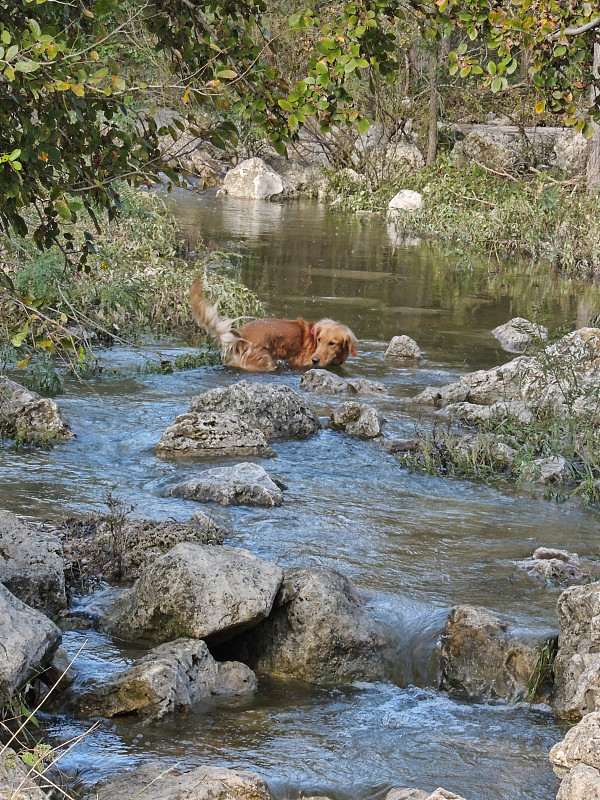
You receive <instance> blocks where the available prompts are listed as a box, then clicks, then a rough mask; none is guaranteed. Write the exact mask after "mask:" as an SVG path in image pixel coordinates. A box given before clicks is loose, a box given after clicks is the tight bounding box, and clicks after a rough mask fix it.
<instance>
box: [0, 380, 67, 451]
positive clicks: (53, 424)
mask: <svg viewBox="0 0 600 800" xmlns="http://www.w3.org/2000/svg"><path fill="white" fill-rule="evenodd" d="M0 431H3V432H4V433H5V434H7V435H8V436H11V437H14V438H17V439H20V440H21V441H25V442H33V443H47V442H52V441H55V440H59V439H74V438H75V434H74V433H73V431H72V430H71V429H70V428H69V425H68V424H67V422H66V420H65V419H64V417H63V415H62V414H61V412H60V411H59V410H58V406H57V405H56V403H55V402H54V400H50V399H49V398H47V397H40V395H39V394H37V393H36V392H31V391H29V389H25V387H24V386H21V385H20V384H18V383H15V382H14V381H11V380H9V379H8V378H6V377H4V376H1V375H0Z"/></svg>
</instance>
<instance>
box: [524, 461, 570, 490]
mask: <svg viewBox="0 0 600 800" xmlns="http://www.w3.org/2000/svg"><path fill="white" fill-rule="evenodd" d="M522 476H523V480H525V481H530V482H532V483H539V484H542V485H544V486H545V485H546V484H548V483H557V484H565V483H569V481H570V480H572V478H573V475H572V472H571V469H570V467H569V464H568V462H567V461H566V459H564V458H563V457H562V456H555V457H554V458H552V457H549V458H534V459H533V461H532V462H531V463H530V464H529V465H528V466H527V467H526V468H525V469H524V470H523V472H522Z"/></svg>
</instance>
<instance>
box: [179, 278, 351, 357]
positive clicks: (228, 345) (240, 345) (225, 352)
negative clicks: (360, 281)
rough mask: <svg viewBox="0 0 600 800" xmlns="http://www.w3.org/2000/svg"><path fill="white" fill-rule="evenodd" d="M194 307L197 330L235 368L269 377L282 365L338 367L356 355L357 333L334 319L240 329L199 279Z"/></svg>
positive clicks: (256, 323) (260, 322)
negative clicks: (222, 313)
mask: <svg viewBox="0 0 600 800" xmlns="http://www.w3.org/2000/svg"><path fill="white" fill-rule="evenodd" d="M190 305H191V307H192V316H193V317H194V319H195V320H196V322H197V323H198V325H200V326H201V327H203V328H206V330H207V331H208V332H209V333H210V335H211V336H214V337H215V339H218V340H219V343H220V345H221V355H222V358H223V363H224V364H228V365H229V366H231V367H240V368H241V369H246V370H250V371H254V372H270V371H271V370H274V369H276V368H277V362H278V361H286V362H287V363H288V364H290V366H292V367H327V366H329V365H335V366H338V365H340V364H343V363H344V361H345V360H346V359H347V358H348V356H355V355H357V351H356V348H357V341H356V337H355V336H354V334H353V333H352V331H351V330H350V329H349V328H347V327H346V326H345V325H341V324H340V323H339V322H334V321H333V320H331V319H321V320H319V321H318V322H307V321H306V320H305V319H302V318H301V317H298V319H295V320H291V319H274V318H267V319H255V320H253V321H252V322H248V323H247V324H246V325H242V326H241V327H240V328H236V327H234V324H233V320H231V319H228V318H227V317H220V316H219V314H218V313H217V306H216V305H211V304H210V303H208V301H207V300H206V298H205V296H204V292H203V291H202V283H201V282H200V280H196V281H195V282H194V283H193V285H192V288H191V289H190Z"/></svg>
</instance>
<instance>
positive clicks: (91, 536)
mask: <svg viewBox="0 0 600 800" xmlns="http://www.w3.org/2000/svg"><path fill="white" fill-rule="evenodd" d="M57 533H58V535H59V536H60V538H61V539H62V542H63V550H64V558H65V569H66V570H68V572H69V574H72V575H74V576H77V575H92V576H94V577H95V578H101V579H104V580H108V581H115V580H118V581H126V580H135V579H136V578H138V577H139V576H140V573H141V572H142V570H143V569H145V567H147V566H149V565H150V564H152V562H153V561H156V559H157V558H158V557H159V556H161V555H164V553H167V552H168V551H169V550H171V548H173V547H175V545H176V544H179V543H180V542H196V543H198V544H215V545H217V544H221V543H222V541H223V539H224V538H225V537H226V536H227V535H228V534H229V533H230V530H229V528H228V527H226V526H225V525H223V524H220V523H219V522H218V521H217V520H216V519H214V518H213V517H212V516H208V515H207V514H204V513H202V512H197V514H196V515H194V517H193V518H192V519H190V521H189V522H177V521H176V520H153V519H138V518H130V517H120V516H118V515H117V516H116V517H115V516H114V515H112V516H111V515H107V516H99V517H90V518H88V519H85V520H82V521H80V522H77V523H75V524H65V525H63V526H62V527H60V528H59V529H58V531H57Z"/></svg>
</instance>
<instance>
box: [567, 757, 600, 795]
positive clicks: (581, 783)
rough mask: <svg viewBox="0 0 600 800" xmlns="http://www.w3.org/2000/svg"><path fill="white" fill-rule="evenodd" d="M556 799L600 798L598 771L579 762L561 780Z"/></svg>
mask: <svg viewBox="0 0 600 800" xmlns="http://www.w3.org/2000/svg"><path fill="white" fill-rule="evenodd" d="M556 800H600V772H599V771H598V770H597V769H594V768H593V767H588V766H586V765H585V764H579V765H578V766H576V767H574V768H573V769H572V770H571V771H570V772H569V774H568V775H567V777H566V778H565V779H564V780H563V782H562V783H561V785H560V788H559V790H558V794H557V795H556Z"/></svg>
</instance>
